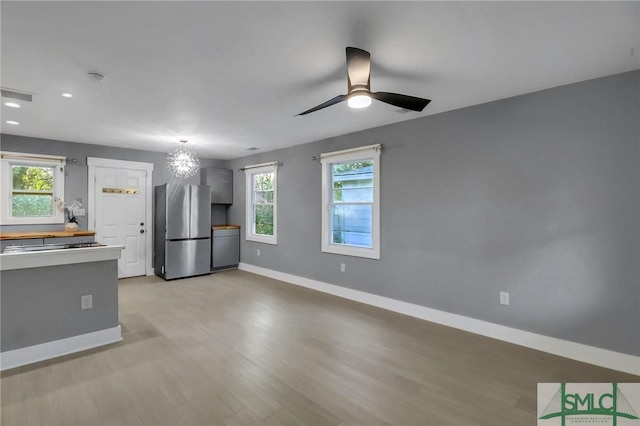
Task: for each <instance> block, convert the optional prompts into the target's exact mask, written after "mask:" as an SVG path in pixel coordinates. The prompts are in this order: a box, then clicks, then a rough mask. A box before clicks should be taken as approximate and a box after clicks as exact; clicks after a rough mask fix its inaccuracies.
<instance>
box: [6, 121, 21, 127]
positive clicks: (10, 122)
mask: <svg viewBox="0 0 640 426" xmlns="http://www.w3.org/2000/svg"><path fill="white" fill-rule="evenodd" d="M7 124H13V125H14V126H17V125H18V124H20V123H18V122H17V121H13V120H7Z"/></svg>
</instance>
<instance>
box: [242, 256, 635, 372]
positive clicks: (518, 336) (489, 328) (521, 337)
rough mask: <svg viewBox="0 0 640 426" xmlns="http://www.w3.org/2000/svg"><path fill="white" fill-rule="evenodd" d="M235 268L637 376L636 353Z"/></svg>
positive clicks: (249, 268)
mask: <svg viewBox="0 0 640 426" xmlns="http://www.w3.org/2000/svg"><path fill="white" fill-rule="evenodd" d="M238 269H240V270H243V271H247V272H252V273H254V274H258V275H263V276H265V277H269V278H274V279H276V280H280V281H284V282H287V283H290V284H295V285H299V286H302V287H307V288H310V289H313V290H318V291H321V292H324V293H329V294H332V295H334V296H339V297H343V298H345V299H350V300H354V301H356V302H361V303H365V304H367V305H371V306H376V307H378V308H383V309H387V310H389V311H393V312H398V313H400V314H404V315H408V316H411V317H415V318H420V319H423V320H426V321H431V322H434V323H437V324H442V325H446V326H449V327H453V328H457V329H459V330H464V331H468V332H471V333H475V334H479V335H481V336H486V337H491V338H493V339H497V340H502V341H505V342H508V343H513V344H516V345H519V346H525V347H527V348H531V349H536V350H539V351H542V352H547V353H550V354H554V355H559V356H562V357H565V358H570V359H573V360H576V361H581V362H586V363H589V364H593V365H598V366H600V367H605V368H610V369H612V370H617V371H622V372H625V373H629V374H635V375H639V376H640V356H634V355H629V354H623V353H620V352H614V351H610V350H607V349H602V348H597V347H594V346H588V345H584V344H582V343H575V342H570V341H567V340H561V339H557V338H555V337H549V336H543V335H540V334H535V333H531V332H528V331H524V330H519V329H517V328H511V327H506V326H504V325H499V324H494V323H490V322H487V321H482V320H478V319H474V318H470V317H465V316H462V315H457V314H452V313H450V312H444V311H439V310H437V309H432V308H427V307H426V306H420V305H415V304H413V303H407V302H402V301H400V300H395V299H390V298H388V297H383V296H377V295H375V294H370V293H365V292H363V291H359V290H353V289H350V288H346V287H340V286H338V285H334V284H328V283H325V282H322V281H316V280H311V279H308V278H304V277H300V276H297V275H292V274H287V273H284V272H278V271H274V270H272V269H267V268H262V267H260V266H254V265H250V264H248V263H240V265H239V266H238Z"/></svg>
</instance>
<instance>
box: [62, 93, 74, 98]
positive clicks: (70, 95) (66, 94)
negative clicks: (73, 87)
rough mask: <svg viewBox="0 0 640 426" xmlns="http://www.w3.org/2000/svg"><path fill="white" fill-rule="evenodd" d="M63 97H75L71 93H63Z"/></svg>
mask: <svg viewBox="0 0 640 426" xmlns="http://www.w3.org/2000/svg"><path fill="white" fill-rule="evenodd" d="M62 96H63V97H65V98H73V95H72V94H71V93H63V94H62Z"/></svg>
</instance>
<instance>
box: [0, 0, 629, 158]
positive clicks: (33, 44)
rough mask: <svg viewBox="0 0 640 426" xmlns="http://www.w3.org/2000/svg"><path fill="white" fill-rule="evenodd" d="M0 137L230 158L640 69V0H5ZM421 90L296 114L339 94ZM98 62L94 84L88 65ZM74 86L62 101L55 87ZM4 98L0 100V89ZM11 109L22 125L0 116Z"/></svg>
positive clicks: (94, 67) (7, 115)
mask: <svg viewBox="0 0 640 426" xmlns="http://www.w3.org/2000/svg"><path fill="white" fill-rule="evenodd" d="M0 8H1V9H0V13H1V18H2V22H1V27H0V30H1V35H2V39H1V40H2V41H1V43H2V45H1V48H2V50H1V55H2V57H1V59H2V63H1V75H0V77H1V85H2V87H3V88H9V89H13V90H18V91H23V92H27V93H32V94H33V95H34V96H33V102H32V103H24V102H23V107H22V108H20V109H11V108H8V107H6V106H4V105H3V106H2V127H1V130H2V133H7V134H15V135H24V136H33V137H40V138H49V139H58V140H66V141H72V142H83V143H90V144H100V145H111V146H118V147H127V148H139V149H146V150H153V151H160V152H169V151H171V150H172V149H173V148H175V147H177V146H178V145H179V143H178V140H179V139H183V138H184V139H188V140H189V141H190V143H189V146H190V148H192V149H194V150H195V151H197V152H198V154H199V155H200V156H202V157H206V158H219V159H230V158H237V157H241V156H244V155H248V154H249V153H250V151H247V148H249V147H257V148H259V149H260V151H257V152H261V151H268V150H273V149H276V148H281V147H286V146H291V145H296V144H301V143H306V142H311V141H314V140H319V139H322V138H327V137H331V136H336V135H341V134H346V133H350V132H355V131H358V130H363V129H368V128H372V127H377V126H381V125H385V124H390V123H395V122H399V121H403V120H410V119H414V118H418V117H422V116H426V115H430V114H435V113H439V112H443V111H448V110H452V109H456V108H461V107H465V106H469V105H475V104H479V103H484V102H488V101H492V100H496V99H501V98H505V97H510V96H514V95H518V94H523V93H528V92H533V91H537V90H541V89H546V88H550V87H555V86H559V85H563V84H567V83H572V82H577V81H583V80H587V79H591V78H596V77H600V76H605V75H610V74H616V73H621V72H625V71H630V70H634V69H639V68H640V2H621V3H617V2H586V3H583V2H402V3H400V2H364V1H360V2H202V1H200V2H189V1H178V2H152V1H144V2H111V1H104V2H101V1H94V2H55V1H46V2H11V1H2V3H1V5H0ZM346 46H354V47H359V48H362V49H365V50H368V51H369V52H371V58H372V75H371V87H372V90H373V91H389V92H397V93H404V94H409V95H414V96H419V97H425V98H429V99H432V102H431V104H430V105H428V106H427V108H426V109H425V110H424V111H423V112H422V113H415V112H404V113H401V112H399V111H398V109H397V108H394V107H392V106H390V105H387V104H383V103H380V102H375V101H374V104H373V105H372V106H371V107H369V108H367V109H364V110H351V109H349V108H348V107H347V105H346V104H345V103H342V104H339V105H336V106H333V107H330V108H327V109H324V110H322V111H318V112H315V113H312V114H309V115H307V116H303V117H294V115H295V114H297V113H299V112H302V111H304V110H306V109H308V108H310V107H312V106H315V105H317V104H320V103H322V102H324V101H326V100H328V99H330V98H332V97H334V96H336V95H338V94H344V93H346V66H345V52H344V49H345V47H346ZM89 71H99V72H101V73H103V74H104V75H105V76H106V78H105V79H104V81H103V82H102V83H96V82H93V81H91V80H90V79H89V78H88V77H87V72H89ZM62 92H71V93H73V94H74V97H73V99H65V98H63V97H61V96H60V94H61V93H62ZM3 100H6V99H3ZM6 120H16V121H19V122H20V125H18V126H15V125H9V124H6V123H5V121H6Z"/></svg>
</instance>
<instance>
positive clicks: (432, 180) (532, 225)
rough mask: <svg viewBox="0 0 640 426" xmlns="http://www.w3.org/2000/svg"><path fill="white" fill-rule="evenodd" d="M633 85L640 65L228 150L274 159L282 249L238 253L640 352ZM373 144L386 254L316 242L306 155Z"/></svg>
mask: <svg viewBox="0 0 640 426" xmlns="http://www.w3.org/2000/svg"><path fill="white" fill-rule="evenodd" d="M639 96H640V71H636V72H633V73H625V74H620V75H615V76H611V77H606V78H601V79H596V80H591V81H586V82H582V83H577V84H572V85H568V86H562V87H558V88H554V89H550V90H545V91H541V92H536V93H531V94H527V95H523V96H518V97H514V98H510V99H505V100H501V101H496V102H491V103H488V104H483V105H478V106H474V107H470V108H464V109H460V110H456V111H451V112H446V113H442V114H437V115H433V116H428V117H424V118H420V119H416V120H411V121H406V122H403V123H399V124H395V125H389V126H384V127H379V128H376V129H372V130H368V131H363V132H358V133H354V134H349V135H344V136H340V137H335V138H331V139H326V140H322V141H318V142H314V143H310V144H306V145H299V146H294V147H291V148H287V149H283V150H278V151H273V152H268V153H264V154H260V155H253V156H249V157H245V158H241V159H238V160H234V161H231V162H229V163H228V164H229V166H230V167H233V168H234V169H237V168H238V167H241V166H244V165H248V164H256V163H263V162H270V161H281V162H282V166H281V167H280V169H279V172H278V196H279V200H278V230H279V234H278V245H277V246H272V245H267V244H261V243H256V242H249V241H246V240H244V237H243V240H242V250H241V251H242V262H245V263H248V264H252V265H257V266H261V267H265V268H269V269H273V270H276V271H281V272H285V273H290V274H295V275H298V276H302V277H306V278H311V279H315V280H320V281H323V282H328V283H332V284H337V285H341V286H345V287H349V288H353V289H357V290H361V291H365V292H368V293H373V294H377V295H381V296H386V297H390V298H393V299H398V300H403V301H407V302H411V303H415V304H419V305H423V306H427V307H431V308H435V309H439V310H443V311H447V312H452V313H456V314H460V315H464V316H468V317H472V318H477V319H481V320H486V321H490V322H493V323H498V324H503V325H506V326H509V327H514V328H518V329H522V330H527V331H531V332H534V333H539V334H543V335H547V336H553V337H557V338H560V339H565V340H569V341H574V342H579V343H584V344H587V345H592V346H596V347H601V348H606V349H610V350H614V351H618V352H622V353H628V354H634V355H640V307H639V306H640V268H639V263H640V261H639V259H640V166H639V162H640V150H639V145H640V141H639V140H640V126H639V124H638V117H640V99H639ZM437 101H438V100H437V99H436V100H434V102H437ZM321 113H322V112H319V113H317V114H321ZM391 113H392V112H391ZM299 119H300V120H307V121H309V123H310V125H313V115H310V116H308V117H300V118H299ZM374 143H382V144H383V146H384V148H383V152H382V157H381V250H382V251H381V253H382V258H381V259H380V260H369V259H360V258H355V257H345V256H339V255H334V254H327V253H321V251H320V227H321V225H320V191H321V167H320V164H319V163H318V162H316V161H312V160H311V157H312V156H314V155H318V154H320V153H322V152H328V151H333V150H339V149H346V148H351V147H357V146H362V145H368V144H374ZM234 177H235V184H234V186H235V188H234V191H235V192H234V204H233V205H232V206H231V208H230V210H229V221H230V222H231V223H238V224H241V225H244V223H245V220H244V218H245V213H244V204H245V203H244V189H245V188H244V186H245V183H244V175H243V174H242V173H239V172H237V171H236V172H235V176H234ZM243 236H244V231H243ZM258 248H259V249H260V250H261V256H260V257H258V256H257V255H256V249H258ZM341 262H344V263H345V264H346V272H344V273H341V272H340V263H341ZM499 291H508V292H510V295H511V305H510V306H502V305H500V304H499V299H498V294H499Z"/></svg>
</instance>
